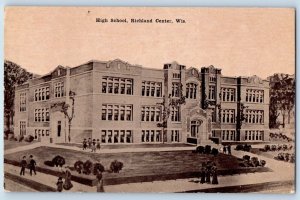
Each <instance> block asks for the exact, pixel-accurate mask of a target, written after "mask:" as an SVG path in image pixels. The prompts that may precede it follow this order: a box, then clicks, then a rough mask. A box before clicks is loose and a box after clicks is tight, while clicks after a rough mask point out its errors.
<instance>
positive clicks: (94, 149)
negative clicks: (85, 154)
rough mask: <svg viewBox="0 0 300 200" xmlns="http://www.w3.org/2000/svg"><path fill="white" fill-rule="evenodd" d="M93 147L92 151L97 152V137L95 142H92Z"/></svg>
mask: <svg viewBox="0 0 300 200" xmlns="http://www.w3.org/2000/svg"><path fill="white" fill-rule="evenodd" d="M91 149H92V152H96V140H95V139H93V143H92V147H91Z"/></svg>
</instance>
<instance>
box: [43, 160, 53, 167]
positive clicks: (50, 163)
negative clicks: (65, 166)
mask: <svg viewBox="0 0 300 200" xmlns="http://www.w3.org/2000/svg"><path fill="white" fill-rule="evenodd" d="M44 164H45V165H46V166H49V167H54V164H53V162H52V161H51V160H46V161H45V162H44Z"/></svg>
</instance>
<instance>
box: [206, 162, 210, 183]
mask: <svg viewBox="0 0 300 200" xmlns="http://www.w3.org/2000/svg"><path fill="white" fill-rule="evenodd" d="M210 176H211V170H210V168H209V167H208V166H206V170H205V182H206V183H208V184H210Z"/></svg>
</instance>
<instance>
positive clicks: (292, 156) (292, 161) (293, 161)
mask: <svg viewBox="0 0 300 200" xmlns="http://www.w3.org/2000/svg"><path fill="white" fill-rule="evenodd" d="M290 162H291V163H295V154H293V153H292V155H291V158H290Z"/></svg>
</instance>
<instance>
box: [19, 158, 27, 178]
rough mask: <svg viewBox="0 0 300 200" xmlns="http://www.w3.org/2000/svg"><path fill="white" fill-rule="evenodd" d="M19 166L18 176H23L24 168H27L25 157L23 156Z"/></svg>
mask: <svg viewBox="0 0 300 200" xmlns="http://www.w3.org/2000/svg"><path fill="white" fill-rule="evenodd" d="M20 166H21V171H20V176H22V175H23V176H25V168H26V166H27V161H26V156H23V159H22V160H21V162H20Z"/></svg>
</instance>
